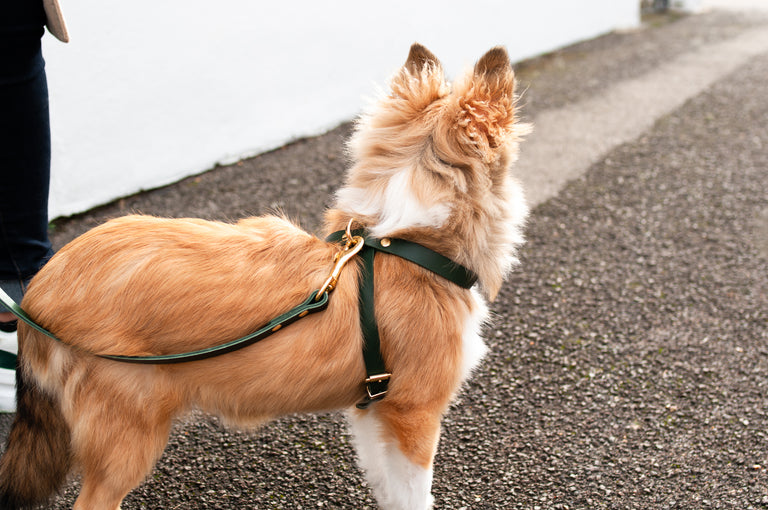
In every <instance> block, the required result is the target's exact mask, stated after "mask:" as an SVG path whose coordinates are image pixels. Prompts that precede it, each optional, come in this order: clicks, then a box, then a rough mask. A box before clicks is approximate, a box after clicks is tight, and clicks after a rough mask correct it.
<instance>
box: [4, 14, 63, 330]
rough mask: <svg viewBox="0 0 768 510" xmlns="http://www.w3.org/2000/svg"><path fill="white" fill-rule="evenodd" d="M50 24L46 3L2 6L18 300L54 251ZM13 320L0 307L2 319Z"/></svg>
mask: <svg viewBox="0 0 768 510" xmlns="http://www.w3.org/2000/svg"><path fill="white" fill-rule="evenodd" d="M44 22H45V14H44V11H43V9H42V2H36V1H29V0H10V1H8V2H3V3H2V4H1V5H0V54H2V55H3V65H2V66H0V111H2V112H3V121H2V122H0V287H2V288H3V290H5V291H6V292H7V293H8V294H9V295H10V296H11V297H12V298H13V299H14V300H15V301H20V300H21V297H22V296H23V293H24V289H25V287H26V283H27V282H28V281H29V279H30V278H31V277H32V276H34V274H35V273H36V272H37V271H38V270H39V269H40V268H41V267H42V266H43V264H45V262H47V260H48V259H49V258H50V256H51V254H52V250H51V243H50V241H49V240H48V189H49V181H50V161H51V143H50V124H49V117H48V87H47V82H46V76H45V67H44V66H45V64H44V61H43V57H42V52H41V48H40V38H41V36H42V34H43V25H44ZM0 309H2V307H0ZM12 319H13V316H12V314H10V313H8V312H6V311H5V310H0V323H2V322H7V321H9V320H12Z"/></svg>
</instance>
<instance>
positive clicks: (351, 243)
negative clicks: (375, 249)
mask: <svg viewBox="0 0 768 510" xmlns="http://www.w3.org/2000/svg"><path fill="white" fill-rule="evenodd" d="M352 221H354V220H349V223H348V224H347V232H346V233H345V234H344V238H345V239H346V244H345V245H344V248H343V249H342V250H341V251H340V252H338V253H337V254H336V256H334V258H333V261H334V263H335V265H334V266H333V270H332V271H331V274H330V276H328V279H327V280H325V282H324V283H323V285H322V286H321V287H320V290H318V291H317V297H316V298H315V300H319V299H320V297H321V296H322V295H323V294H325V293H326V292H329V293H330V292H332V291H333V289H335V288H336V284H337V283H338V281H339V275H341V270H342V269H344V266H345V265H346V264H347V262H349V261H350V259H351V258H352V257H354V256H355V255H357V254H358V252H360V250H362V249H363V246H365V240H364V239H363V238H362V237H361V236H353V235H352V230H351V228H352Z"/></svg>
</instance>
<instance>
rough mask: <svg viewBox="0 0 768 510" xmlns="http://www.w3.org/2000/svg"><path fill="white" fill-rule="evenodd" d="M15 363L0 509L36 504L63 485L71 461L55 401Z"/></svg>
mask: <svg viewBox="0 0 768 510" xmlns="http://www.w3.org/2000/svg"><path fill="white" fill-rule="evenodd" d="M24 372H25V371H24V367H22V362H21V356H19V361H18V362H17V366H16V419H15V420H14V422H13V426H12V427H11V431H10V434H9V435H8V442H7V445H6V448H5V453H4V454H3V457H2V459H0V509H4V510H5V509H8V510H10V509H27V508H35V507H38V506H39V505H42V504H44V503H45V502H46V501H48V500H49V499H50V498H51V496H53V495H54V494H55V493H57V492H58V491H59V489H61V486H62V485H63V483H64V481H65V480H66V478H67V474H68V473H69V471H70V468H71V466H72V452H71V448H70V430H69V426H68V425H67V423H66V422H65V421H64V416H63V415H62V413H61V409H60V406H59V403H58V401H57V400H56V399H54V398H52V397H51V396H50V395H48V394H47V393H46V392H44V391H43V390H42V389H40V387H39V386H38V385H37V383H36V382H35V381H33V380H29V378H28V377H27V375H26V374H25V373H24Z"/></svg>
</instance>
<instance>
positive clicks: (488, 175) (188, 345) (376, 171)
mask: <svg viewBox="0 0 768 510" xmlns="http://www.w3.org/2000/svg"><path fill="white" fill-rule="evenodd" d="M516 113H517V96H516V95H515V76H514V72H513V70H512V66H511V64H510V61H509V57H508V54H507V52H506V50H505V49H503V48H501V47H496V48H493V49H491V50H490V51H488V52H487V53H486V54H484V55H483V56H482V57H481V58H480V59H479V60H478V61H477V63H476V64H475V66H474V68H472V69H470V70H467V72H466V73H465V75H464V76H463V77H461V78H460V79H458V80H457V81H455V82H454V83H453V84H449V83H448V82H447V81H446V79H445V77H444V72H443V68H442V65H441V63H440V61H439V60H438V59H437V58H436V57H435V56H434V55H433V54H432V53H431V52H429V50H427V49H426V48H424V47H423V46H421V45H418V44H414V45H413V46H412V47H411V49H410V53H409V55H408V58H407V60H406V63H405V65H404V66H403V67H402V68H400V69H399V70H397V71H396V72H395V74H394V76H393V77H392V78H391V80H390V89H389V91H388V92H387V93H385V94H384V95H383V96H382V97H381V98H379V99H378V100H377V102H376V103H375V104H374V105H373V106H372V107H371V108H370V109H369V110H368V111H367V112H366V113H364V114H363V115H361V117H360V118H359V119H358V122H357V124H356V128H355V130H354V133H353V135H352V136H351V138H350V140H349V142H348V147H347V149H348V152H349V155H350V160H351V166H350V169H349V171H348V174H347V177H346V182H345V184H344V185H343V186H342V188H341V189H339V190H338V191H337V193H336V195H335V202H334V205H333V206H332V207H331V208H330V209H329V210H328V211H327V212H326V213H325V226H324V228H325V230H326V233H330V232H334V231H337V230H340V229H343V228H344V226H345V225H347V224H348V222H350V220H352V219H354V222H355V223H354V224H355V225H356V226H359V227H365V228H367V229H368V232H369V233H370V235H372V236H374V237H376V238H384V237H391V238H396V239H403V240H407V241H412V242H416V243H419V244H421V245H422V246H425V247H427V248H429V249H431V250H433V251H436V252H438V253H440V254H442V255H444V256H445V257H448V258H450V259H451V260H453V261H454V262H455V263H457V264H460V265H463V266H465V267H467V268H469V269H471V270H472V271H473V272H474V273H476V274H477V276H478V278H479V279H478V284H477V285H476V286H475V287H473V288H472V289H465V288H461V287H459V286H457V285H456V284H454V283H452V282H450V281H448V280H446V279H444V278H442V277H440V276H438V275H436V274H434V273H432V272H430V271H429V270H427V269H424V268H422V267H420V266H418V265H416V264H414V263H412V262H410V261H408V260H404V259H402V258H400V257H398V256H394V255H388V254H381V255H378V256H377V257H376V258H375V261H374V273H375V280H376V286H375V296H374V302H375V316H376V320H377V323H378V331H379V334H380V339H381V355H382V357H383V360H384V362H385V364H386V366H387V369H388V371H390V372H391V374H392V376H391V381H390V384H389V389H388V392H387V394H386V396H385V397H384V398H383V399H381V400H378V401H376V402H373V403H372V404H371V405H370V406H369V407H368V408H366V409H364V410H360V409H356V408H355V404H356V403H357V402H359V401H360V399H361V397H363V396H364V394H365V389H364V384H363V381H364V379H365V376H366V372H365V365H364V361H363V356H362V354H361V353H362V349H363V342H364V340H363V336H362V332H361V331H362V327H361V324H360V305H359V302H358V294H359V285H358V283H359V278H360V273H361V265H360V262H359V261H356V260H354V259H353V262H351V263H349V264H347V266H346V267H345V268H344V269H343V270H342V271H341V273H340V275H339V277H338V282H337V284H336V287H335V290H334V291H333V294H332V295H331V296H330V297H329V302H328V305H327V308H326V309H325V310H324V311H322V312H319V313H314V314H312V315H310V316H307V317H305V318H303V319H301V320H299V321H297V322H295V323H294V324H292V325H290V327H286V328H284V329H283V330H281V331H278V332H277V333H275V334H274V335H273V336H271V337H270V338H268V339H266V340H264V341H262V342H259V343H256V344H253V345H251V346H249V347H247V348H244V349H241V350H237V351H235V352H231V353H227V354H224V355H221V356H218V357H213V358H210V359H206V360H200V361H191V362H186V363H175V364H164V365H163V364H160V365H157V364H155V365H140V364H131V363H122V362H120V361H113V360H109V359H104V358H102V357H99V356H97V355H104V354H109V355H129V356H141V355H162V354H171V353H181V352H187V351H191V350H196V349H205V348H208V347H211V346H214V345H216V344H220V343H222V342H224V341H227V340H228V339H232V338H237V337H240V336H243V335H247V334H248V333H250V332H252V331H255V330H257V329H258V328H259V327H261V326H263V325H264V324H265V323H268V322H269V321H270V319H271V318H273V317H275V316H278V315H280V314H282V313H284V312H285V310H286V309H288V308H289V307H290V306H292V304H296V303H300V302H301V301H302V300H303V299H305V298H306V296H307V295H308V294H309V293H310V292H311V291H312V290H313V289H317V288H319V287H320V286H321V285H322V283H323V281H325V280H326V278H327V276H328V271H329V268H330V267H332V266H333V260H334V256H335V255H336V254H337V253H338V252H339V248H340V246H339V245H338V244H336V243H332V242H328V241H325V240H323V239H321V238H318V237H316V236H314V235H312V234H309V233H307V232H305V231H304V230H302V229H300V228H299V227H298V226H297V225H295V224H294V223H292V222H291V221H289V220H287V219H286V218H284V217H281V216H279V215H267V216H261V217H252V218H247V219H242V220H240V221H238V222H237V223H223V222H211V221H204V220H199V219H167V218H156V217H150V216H141V215H134V216H127V217H123V218H118V219H113V220H110V221H108V222H106V223H104V224H103V225H101V226H98V227H96V228H94V229H93V230H91V231H89V232H87V233H85V234H83V235H82V236H80V237H78V238H77V239H75V240H74V241H72V242H71V243H69V244H67V245H66V246H65V247H63V248H62V249H61V250H60V251H59V252H58V253H57V254H56V255H55V256H54V257H53V258H52V259H51V260H50V262H48V264H47V265H46V266H45V267H44V268H43V269H42V270H41V271H40V272H39V273H38V274H37V276H35V278H34V279H33V280H32V282H31V283H30V285H29V288H28V291H27V294H26V296H25V298H24V300H23V302H22V308H24V310H25V311H26V312H27V313H28V314H29V315H30V316H31V317H32V318H34V320H35V321H36V322H37V323H38V324H40V325H42V326H43V327H44V328H46V329H48V330H49V331H51V332H53V333H54V334H55V335H56V336H57V337H58V338H60V339H61V340H62V342H56V341H54V340H51V339H50V338H48V337H46V336H44V335H43V334H41V333H40V332H38V331H37V330H34V329H33V328H31V327H29V326H27V325H26V324H21V323H20V325H19V331H18V337H19V366H18V370H17V409H18V410H17V414H16V417H15V421H14V423H13V425H12V429H11V431H10V435H9V437H8V443H7V448H6V451H5V454H4V456H3V457H2V460H0V506H2V508H29V507H34V506H36V505H40V504H44V503H45V501H47V500H49V499H50V498H51V497H53V496H54V495H55V494H56V492H57V491H58V490H60V488H61V486H62V484H63V483H64V482H65V481H66V480H67V477H68V475H69V474H70V472H78V473H79V474H80V476H81V490H80V493H79V495H78V498H77V500H76V502H75V506H74V508H75V509H76V510H97V509H98V510H114V509H118V508H119V507H120V503H121V501H122V500H123V498H124V497H125V496H126V495H127V494H128V493H129V492H130V491H131V490H132V489H133V488H134V487H136V486H137V485H138V484H140V483H141V482H142V481H143V480H144V478H145V477H146V476H148V474H149V473H150V472H151V470H152V468H153V466H154V464H155V463H156V461H157V460H158V459H159V458H160V456H161V454H162V452H163V450H164V448H165V445H166V443H167V440H168V436H169V433H170V430H171V425H172V422H173V420H174V419H175V418H177V417H178V416H180V415H183V414H184V413H186V412H189V411H190V410H193V409H199V410H202V411H203V412H206V413H211V414H216V415H218V416H221V417H222V419H224V420H225V421H226V422H227V423H231V424H233V425H235V426H240V427H253V426H257V425H259V424H261V423H264V422H266V421H268V420H270V419H274V418H276V417H279V416H282V415H286V414H289V413H305V412H317V411H327V410H334V409H346V410H348V417H349V423H350V428H351V431H352V436H353V442H354V445H355V447H356V451H357V454H358V460H359V465H360V467H361V468H362V470H363V471H364V472H365V474H366V478H367V481H368V483H369V485H370V487H371V489H372V491H373V493H374V496H375V498H376V500H377V502H378V504H379V505H380V506H381V507H382V508H391V509H425V508H429V507H431V505H432V496H431V494H430V491H431V485H432V472H433V471H432V470H433V459H434V456H435V451H436V448H437V444H438V438H439V435H440V421H441V418H442V416H443V414H444V413H445V411H446V409H447V408H448V406H449V404H450V402H451V401H452V399H453V397H454V396H455V395H456V393H457V391H458V390H459V388H460V386H461V384H462V382H463V381H464V380H465V379H466V378H467V377H468V376H469V375H470V374H471V372H472V370H473V369H474V367H476V365H477V364H478V363H479V361H480V360H481V358H482V357H483V355H484V353H485V351H486V347H485V345H484V343H483V340H482V338H481V330H482V328H483V327H484V324H485V323H486V321H487V319H488V317H489V310H488V306H487V301H488V300H493V299H494V297H495V296H496V294H497V293H498V291H499V289H500V287H501V285H502V283H503V280H504V278H505V276H506V275H507V274H508V272H509V271H510V270H511V268H512V267H513V266H514V265H515V264H516V263H517V258H516V253H517V249H518V248H519V246H520V245H521V244H522V243H523V234H522V231H523V227H524V222H525V218H526V215H527V212H528V210H527V206H526V203H525V199H524V196H523V191H522V189H521V187H520V185H519V184H518V183H517V181H516V180H514V178H513V177H512V176H511V175H510V167H511V165H512V163H513V162H514V161H515V159H516V157H517V154H518V146H519V142H520V141H521V139H522V137H523V135H525V134H526V133H527V132H528V130H529V127H528V125H527V124H525V123H521V122H519V121H518V119H517V115H516Z"/></svg>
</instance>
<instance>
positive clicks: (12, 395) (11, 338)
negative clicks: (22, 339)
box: [0, 332, 18, 413]
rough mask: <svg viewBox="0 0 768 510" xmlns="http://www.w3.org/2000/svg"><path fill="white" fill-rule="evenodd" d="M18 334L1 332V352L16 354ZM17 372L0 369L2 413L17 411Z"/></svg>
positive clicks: (0, 406)
mask: <svg viewBox="0 0 768 510" xmlns="http://www.w3.org/2000/svg"><path fill="white" fill-rule="evenodd" d="M17 349H18V343H17V339H16V333H6V332H0V350H3V351H6V352H9V353H14V354H15V353H16V351H17ZM15 384H16V371H15V370H8V369H5V368H0V413H12V412H14V411H16V387H15Z"/></svg>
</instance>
